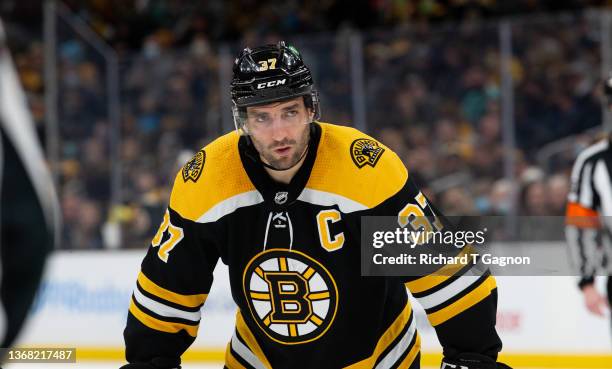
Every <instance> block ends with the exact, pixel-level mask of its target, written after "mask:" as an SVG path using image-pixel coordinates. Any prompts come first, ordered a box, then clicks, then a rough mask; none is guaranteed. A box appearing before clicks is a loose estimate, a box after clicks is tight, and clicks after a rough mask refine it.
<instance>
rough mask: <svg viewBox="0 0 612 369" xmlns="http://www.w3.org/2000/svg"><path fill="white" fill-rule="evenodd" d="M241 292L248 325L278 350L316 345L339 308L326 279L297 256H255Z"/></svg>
mask: <svg viewBox="0 0 612 369" xmlns="http://www.w3.org/2000/svg"><path fill="white" fill-rule="evenodd" d="M243 289H244V294H245V297H246V300H247V302H248V304H249V308H250V310H251V315H252V317H253V319H254V320H255V321H256V322H257V324H258V325H259V327H260V328H261V329H262V330H263V331H264V332H265V333H266V334H267V335H268V337H270V338H271V339H273V340H274V341H276V342H279V343H283V344H289V345H291V344H300V343H305V342H310V341H313V340H316V339H318V338H319V337H321V336H322V335H323V334H324V333H325V332H326V331H327V329H328V328H329V327H330V325H331V324H332V322H333V320H334V317H335V315H336V310H337V308H338V290H337V287H336V283H335V281H334V280H333V278H332V276H331V274H330V273H329V272H328V271H327V269H325V267H323V266H322V265H321V264H320V263H319V262H317V261H316V260H314V259H313V258H311V257H310V256H308V255H306V254H304V253H302V252H299V251H294V250H292V251H290V250H287V249H271V250H266V251H263V252H261V253H259V254H257V255H255V257H253V259H251V261H250V262H249V263H248V265H247V267H246V268H245V270H244V275H243Z"/></svg>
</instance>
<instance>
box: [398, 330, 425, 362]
mask: <svg viewBox="0 0 612 369" xmlns="http://www.w3.org/2000/svg"><path fill="white" fill-rule="evenodd" d="M414 334H415V335H416V340H415V341H414V346H412V348H411V349H410V351H409V352H408V355H406V357H405V358H404V360H402V363H401V364H400V365H399V366H398V368H410V366H411V365H412V362H413V361H414V359H415V358H416V356H417V354H418V353H419V351H421V336H420V335H419V332H414Z"/></svg>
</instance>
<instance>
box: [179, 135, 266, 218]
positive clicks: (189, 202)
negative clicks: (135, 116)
mask: <svg viewBox="0 0 612 369" xmlns="http://www.w3.org/2000/svg"><path fill="white" fill-rule="evenodd" d="M239 137H240V136H239V135H238V134H237V133H236V132H235V131H233V132H231V133H228V134H226V135H224V136H221V137H219V138H218V139H216V140H215V141H213V142H211V143H210V144H208V145H207V146H206V147H204V148H202V149H200V151H198V152H197V153H196V154H195V155H194V156H193V158H191V159H190V160H189V161H188V162H187V163H186V164H185V165H184V166H183V167H182V168H181V170H180V171H179V173H178V174H177V175H176V178H175V180H174V187H173V188H172V194H171V195H170V207H171V208H172V209H173V210H174V211H176V212H177V213H179V214H180V215H181V216H182V217H183V218H186V219H189V220H192V221H198V220H201V219H202V217H204V216H205V215H206V214H207V213H209V211H210V210H211V209H213V208H215V206H217V205H219V204H220V203H222V202H223V201H225V200H227V199H230V198H232V197H235V196H239V195H241V194H243V193H245V192H250V191H253V190H255V188H254V186H253V184H252V183H251V181H250V180H249V177H248V176H247V174H246V172H245V170H244V167H243V166H242V162H241V160H240V154H239V153H238V139H239Z"/></svg>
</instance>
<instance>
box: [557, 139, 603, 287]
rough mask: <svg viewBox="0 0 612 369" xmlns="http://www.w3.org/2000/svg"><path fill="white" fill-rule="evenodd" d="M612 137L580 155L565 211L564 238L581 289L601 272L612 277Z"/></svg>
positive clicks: (573, 172) (573, 171)
mask: <svg viewBox="0 0 612 369" xmlns="http://www.w3.org/2000/svg"><path fill="white" fill-rule="evenodd" d="M611 174H612V136H610V137H608V138H606V139H603V140H601V141H598V142H597V143H595V144H593V145H591V146H589V147H588V148H586V149H585V150H584V151H583V152H581V153H580V154H579V155H578V158H577V159H576V162H575V163H574V167H573V169H572V177H571V181H572V186H571V190H570V193H569V196H568V203H567V209H566V229H565V235H566V239H567V242H568V244H569V247H570V255H571V258H572V262H573V264H574V266H575V267H576V268H577V271H578V273H579V275H580V277H581V280H580V283H579V286H580V287H582V286H584V285H587V284H591V283H593V278H594V276H595V275H596V273H597V272H598V271H599V270H601V271H602V272H604V273H608V274H610V275H612V177H611V176H610V175H611Z"/></svg>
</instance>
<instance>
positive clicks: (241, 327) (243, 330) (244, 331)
mask: <svg viewBox="0 0 612 369" xmlns="http://www.w3.org/2000/svg"><path fill="white" fill-rule="evenodd" d="M236 330H237V331H238V333H239V334H240V336H241V337H242V339H243V340H244V343H246V345H247V347H248V348H249V349H250V350H251V351H252V352H253V353H254V354H255V356H257V358H258V359H259V361H261V362H262V363H263V364H264V365H265V367H266V368H267V369H271V368H272V365H270V362H269V361H268V359H267V358H266V355H264V353H263V350H262V349H261V347H259V344H258V343H257V340H256V339H255V336H254V335H253V333H251V330H250V329H249V327H247V325H246V323H245V322H244V319H243V318H242V314H240V311H238V313H237V314H236Z"/></svg>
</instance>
